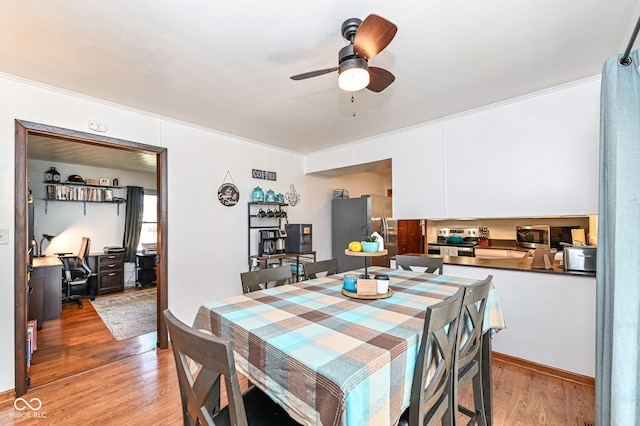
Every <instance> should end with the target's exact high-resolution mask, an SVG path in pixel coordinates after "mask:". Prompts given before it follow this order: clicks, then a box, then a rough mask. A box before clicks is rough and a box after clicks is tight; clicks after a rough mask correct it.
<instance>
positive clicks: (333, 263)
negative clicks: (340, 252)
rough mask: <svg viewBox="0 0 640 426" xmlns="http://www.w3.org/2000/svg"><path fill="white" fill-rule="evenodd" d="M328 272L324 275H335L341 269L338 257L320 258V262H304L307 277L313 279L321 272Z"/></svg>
mask: <svg viewBox="0 0 640 426" xmlns="http://www.w3.org/2000/svg"><path fill="white" fill-rule="evenodd" d="M323 272H326V274H325V275H324V276H328V275H335V274H337V273H338V272H340V271H339V267H338V259H327V260H320V261H318V262H306V263H304V275H305V279H307V280H311V279H314V278H318V276H317V275H318V274H319V273H323Z"/></svg>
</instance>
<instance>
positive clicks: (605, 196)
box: [596, 50, 640, 426]
mask: <svg viewBox="0 0 640 426" xmlns="http://www.w3.org/2000/svg"><path fill="white" fill-rule="evenodd" d="M620 56H621V55H618V56H616V57H612V58H609V59H607V61H606V62H605V64H604V67H603V73H602V93H601V105H600V108H601V115H600V199H599V206H598V214H599V222H598V223H599V226H598V264H597V278H596V282H597V286H596V288H597V290H596V297H597V321H596V327H597V330H596V414H597V416H596V417H597V419H596V424H597V425H598V426H607V425H616V426H617V425H640V244H639V243H638V237H637V234H638V232H640V74H639V71H638V66H639V65H640V55H639V54H638V51H637V50H636V51H635V52H632V53H631V59H632V63H631V65H629V66H622V65H620V64H619V63H618V61H619V59H620Z"/></svg>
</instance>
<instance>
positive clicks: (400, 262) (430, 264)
mask: <svg viewBox="0 0 640 426" xmlns="http://www.w3.org/2000/svg"><path fill="white" fill-rule="evenodd" d="M442 265H443V261H442V258H441V257H426V256H406V255H397V256H396V268H398V269H405V270H407V271H411V270H413V269H412V268H411V267H412V266H415V267H417V268H420V269H422V268H425V270H424V272H428V273H430V274H435V273H438V274H440V275H442V268H443V266H442Z"/></svg>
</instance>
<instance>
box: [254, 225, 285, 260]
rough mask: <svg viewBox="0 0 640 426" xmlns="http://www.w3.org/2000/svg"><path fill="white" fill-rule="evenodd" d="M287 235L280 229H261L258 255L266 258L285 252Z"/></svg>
mask: <svg viewBox="0 0 640 426" xmlns="http://www.w3.org/2000/svg"><path fill="white" fill-rule="evenodd" d="M286 238H287V233H286V232H285V231H284V230H282V229H261V230H260V241H259V246H258V255H259V256H266V255H271V254H279V253H284V252H285V247H284V242H285V239H286Z"/></svg>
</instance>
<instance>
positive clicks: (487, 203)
mask: <svg viewBox="0 0 640 426" xmlns="http://www.w3.org/2000/svg"><path fill="white" fill-rule="evenodd" d="M594 86H595V87H594ZM599 95H600V92H599V81H592V82H589V83H587V84H581V85H578V86H572V87H568V88H564V89H562V90H558V91H554V92H550V93H545V94H542V95H537V96H534V97H530V98H526V99H523V100H520V101H518V102H514V103H509V104H505V105H503V106H499V107H493V108H491V109H487V110H485V111H481V112H477V113H474V114H470V115H467V116H462V117H458V118H455V119H451V120H448V121H446V123H445V124H444V125H445V129H444V134H445V135H446V137H445V150H446V152H445V155H444V163H445V168H444V170H445V181H446V190H447V198H446V206H447V207H446V215H445V216H441V217H460V218H462V217H519V216H527V217H531V216H553V215H588V214H596V213H597V211H598V155H599V154H598V149H599V147H598V138H599ZM416 157H417V155H416V156H413V158H408V159H407V160H408V161H409V163H410V164H411V165H412V166H414V167H413V169H414V170H417V169H416V168H415V165H416V164H417V158H416ZM394 161H395V160H394ZM425 161H427V159H425ZM408 168H409V167H407V169H408ZM425 168H426V167H425ZM398 169H400V172H401V173H402V171H403V170H402V167H398ZM398 169H397V168H396V163H395V162H394V175H395V172H396V170H398ZM415 175H416V176H419V173H416V174H415ZM399 187H400V185H396V181H395V176H394V195H395V193H396V192H397V191H398V189H399ZM431 188H432V186H431V185H430V189H431ZM424 197H425V198H426V197H427V194H424ZM416 198H419V197H413V199H416ZM425 201H426V200H425ZM431 217H434V216H431ZM435 217H437V216H435Z"/></svg>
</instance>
